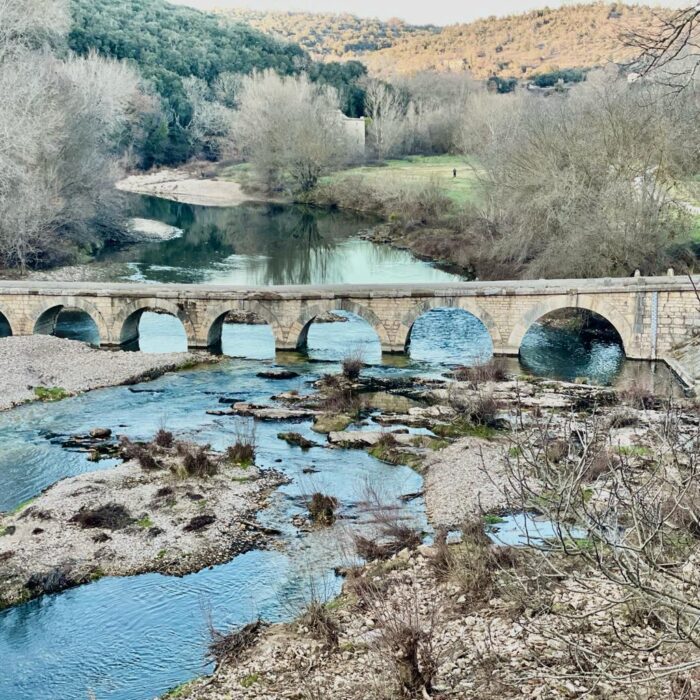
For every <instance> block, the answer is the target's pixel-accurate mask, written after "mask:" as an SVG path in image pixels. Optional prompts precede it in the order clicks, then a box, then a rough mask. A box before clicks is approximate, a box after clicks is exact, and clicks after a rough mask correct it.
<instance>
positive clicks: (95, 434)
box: [90, 428, 112, 440]
mask: <svg viewBox="0 0 700 700" xmlns="http://www.w3.org/2000/svg"><path fill="white" fill-rule="evenodd" d="M90 437H91V438H94V439H95V440H107V439H108V438H110V437H112V431H111V430H110V429H109V428H93V429H92V430H91V431H90Z"/></svg>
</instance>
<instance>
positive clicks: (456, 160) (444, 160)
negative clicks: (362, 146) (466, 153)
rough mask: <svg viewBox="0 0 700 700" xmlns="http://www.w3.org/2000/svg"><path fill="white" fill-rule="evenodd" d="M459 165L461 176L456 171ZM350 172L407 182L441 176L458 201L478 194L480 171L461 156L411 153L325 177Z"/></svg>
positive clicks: (434, 178) (448, 193) (331, 178)
mask: <svg viewBox="0 0 700 700" xmlns="http://www.w3.org/2000/svg"><path fill="white" fill-rule="evenodd" d="M455 168H456V169H457V177H453V176H452V171H453V170H454V169H455ZM348 175H361V176H362V177H363V178H367V179H369V180H374V181H377V182H380V181H382V180H387V179H389V178H391V179H392V180H404V181H406V182H425V183H428V182H430V181H431V180H437V181H438V182H439V183H440V185H441V186H442V187H443V188H444V190H445V193H446V194H447V196H448V197H450V199H452V200H453V201H454V202H455V203H456V204H464V203H466V202H470V201H473V200H474V199H475V197H476V187H477V182H476V171H475V168H474V166H473V165H472V164H470V163H469V162H468V161H467V160H466V159H464V158H460V157H458V156H410V157H408V158H405V159H402V160H389V161H387V162H386V163H385V164H382V165H365V166H361V167H357V168H350V169H349V170H341V171H339V172H337V173H334V174H333V175H329V176H328V177H326V178H324V179H323V182H332V181H333V180H334V179H337V178H342V177H347V176H348Z"/></svg>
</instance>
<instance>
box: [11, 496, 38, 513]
mask: <svg viewBox="0 0 700 700" xmlns="http://www.w3.org/2000/svg"><path fill="white" fill-rule="evenodd" d="M34 500H35V498H28V499H27V500H26V501H22V502H21V503H20V504H19V505H17V506H15V507H14V508H13V509H12V510H11V511H10V512H9V513H8V515H17V513H19V512H20V511H23V510H24V509H25V508H26V507H27V506H28V505H29V504H30V503H32V502H33V501H34Z"/></svg>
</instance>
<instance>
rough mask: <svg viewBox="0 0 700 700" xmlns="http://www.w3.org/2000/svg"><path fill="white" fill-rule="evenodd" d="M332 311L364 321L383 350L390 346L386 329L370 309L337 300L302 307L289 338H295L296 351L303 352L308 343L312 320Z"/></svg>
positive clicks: (351, 302)
mask: <svg viewBox="0 0 700 700" xmlns="http://www.w3.org/2000/svg"><path fill="white" fill-rule="evenodd" d="M332 311H347V312H349V313H351V314H354V315H355V316H359V317H360V318H361V319H363V320H364V321H366V322H367V323H368V324H369V325H370V326H371V327H372V329H373V330H374V332H375V333H376V334H377V336H378V338H379V342H380V343H381V346H382V348H383V349H386V348H389V347H391V346H392V343H391V339H390V338H389V334H388V333H387V330H386V327H385V326H384V323H383V322H382V320H381V319H380V318H379V316H377V314H375V313H374V311H372V310H371V309H369V308H367V307H366V306H364V305H363V304H359V303H358V302H356V301H353V300H352V299H339V300H337V301H332V300H331V301H328V302H325V303H321V304H312V305H309V306H304V308H303V309H302V311H301V313H300V314H299V316H298V317H297V320H296V321H295V322H294V325H293V326H292V328H291V331H290V337H291V338H294V337H296V348H297V350H303V349H304V348H305V347H306V345H307V341H308V337H309V329H310V328H311V325H312V324H313V322H314V319H315V318H316V317H317V316H320V315H321V314H324V313H328V312H332Z"/></svg>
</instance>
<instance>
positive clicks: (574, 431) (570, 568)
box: [484, 404, 700, 697]
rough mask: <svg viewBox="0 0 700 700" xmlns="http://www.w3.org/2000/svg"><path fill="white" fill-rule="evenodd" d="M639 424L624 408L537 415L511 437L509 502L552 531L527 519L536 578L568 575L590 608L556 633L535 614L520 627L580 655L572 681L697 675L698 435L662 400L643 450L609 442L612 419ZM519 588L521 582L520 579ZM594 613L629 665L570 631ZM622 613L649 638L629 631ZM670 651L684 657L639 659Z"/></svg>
mask: <svg viewBox="0 0 700 700" xmlns="http://www.w3.org/2000/svg"><path fill="white" fill-rule="evenodd" d="M637 420H638V418H637V414H636V413H635V412H634V411H632V412H629V410H627V411H626V410H625V409H622V411H620V410H618V412H617V413H613V414H612V415H611V416H610V417H608V418H607V419H605V420H603V419H601V418H593V419H587V420H583V421H581V420H578V419H575V418H574V417H573V416H572V417H570V418H569V419H568V420H566V421H565V422H564V423H563V424H558V423H557V422H556V421H555V420H554V419H553V418H550V419H549V420H542V419H539V420H536V421H533V423H534V425H533V427H532V428H530V429H527V430H524V431H521V432H520V433H518V434H515V435H514V436H513V438H512V440H513V444H514V446H513V447H512V448H511V449H510V450H509V452H508V455H507V457H506V464H507V469H506V471H507V474H508V479H509V489H508V490H509V494H510V496H509V507H512V508H514V509H516V510H522V509H523V508H532V507H535V508H536V509H537V510H538V511H539V512H540V513H542V514H543V516H544V518H545V519H546V520H548V521H551V524H552V527H553V533H554V534H553V536H552V537H550V538H548V539H546V540H542V535H541V534H540V531H539V530H538V526H537V524H536V523H535V522H533V521H532V520H530V521H528V520H527V519H525V521H524V523H525V524H524V526H523V533H522V534H523V537H524V538H525V539H526V540H527V541H528V542H529V543H530V544H531V546H532V551H533V553H534V554H535V555H536V559H535V562H534V566H533V570H536V573H534V576H535V577H536V578H537V577H541V578H542V579H546V578H548V579H549V580H550V581H554V580H568V581H570V582H572V583H573V585H574V587H575V588H576V589H577V590H579V591H580V592H581V593H583V594H584V595H585V597H586V599H587V601H588V604H587V606H586V610H585V611H581V613H580V614H578V613H577V611H575V610H574V611H571V614H570V615H568V616H565V617H568V618H569V620H570V622H571V624H568V625H567V624H562V625H560V627H559V629H558V630H553V629H552V628H551V627H550V628H549V629H548V630H540V629H538V624H537V620H536V618H535V617H534V616H533V618H532V619H531V620H530V621H528V622H527V623H526V624H528V625H529V626H531V627H532V628H533V631H534V630H537V631H538V632H540V633H542V634H545V635H546V636H549V637H551V636H552V635H553V634H556V638H557V641H558V642H560V643H562V644H565V645H567V646H568V647H569V648H570V653H571V656H572V658H573V659H576V660H577V663H578V664H579V668H580V672H581V675H580V676H579V677H581V678H587V679H599V680H615V681H622V682H623V683H626V684H634V683H635V682H640V681H645V682H649V681H651V680H654V679H660V678H664V677H668V676H670V675H676V674H686V675H687V674H688V673H690V672H692V671H693V670H694V669H697V668H700V653H698V651H699V650H700V603H699V602H698V601H699V600H700V597H699V596H700V587H699V581H700V579H699V578H698V575H697V561H698V559H697V557H698V555H700V547H699V545H698V541H699V540H698V535H699V534H700V508H699V505H698V504H699V501H698V496H699V493H698V475H699V473H698V467H699V466H700V465H699V464H698V452H697V444H698V437H699V434H698V429H697V427H696V426H693V425H692V424H688V422H687V420H686V418H685V417H684V416H683V415H682V413H681V412H679V411H678V410H677V409H676V408H675V407H674V406H673V405H671V404H668V405H667V406H666V410H665V412H664V413H663V414H662V417H661V420H660V421H656V422H655V423H654V425H655V426H656V427H655V428H654V431H653V432H654V435H653V436H651V438H650V439H651V445H652V446H651V447H648V448H644V449H643V450H642V448H638V450H635V449H634V448H629V447H627V448H623V447H621V446H620V445H617V444H615V443H614V442H613V441H612V440H611V439H610V437H609V430H610V426H611V423H612V424H614V421H617V424H618V425H619V424H622V425H628V424H629V422H632V423H633V424H634V423H635V422H636V421H637ZM484 473H486V470H485V472H484ZM517 583H518V584H519V585H529V583H528V580H527V577H523V578H521V579H520V580H519V581H518V582H517ZM530 583H531V581H530ZM594 615H598V616H602V617H604V618H607V619H608V620H609V624H610V625H611V629H612V630H613V631H614V633H615V637H616V639H617V641H618V642H620V643H621V644H622V645H623V647H624V648H626V649H629V650H632V651H635V652H638V654H636V653H635V654H633V655H632V659H634V661H632V663H630V662H629V661H627V662H624V663H621V662H620V661H618V660H617V659H612V658H610V656H609V655H608V654H607V650H606V649H604V648H600V646H596V645H595V642H594V640H592V639H591V638H590V637H587V636H586V635H581V634H577V632H576V629H577V625H578V629H580V628H581V625H582V624H585V621H586V620H587V619H590V618H591V617H593V616H594ZM630 616H632V617H633V618H634V619H635V620H636V621H637V622H638V623H640V624H641V626H642V628H645V629H646V633H647V634H646V635H645V637H646V638H644V639H643V638H641V637H640V635H639V634H638V631H635V630H634V629H628V625H626V624H625V623H624V618H625V617H630ZM668 649H677V650H678V656H679V657H680V658H679V659H678V660H677V661H676V662H674V663H673V664H672V665H670V666H664V665H660V664H653V663H651V664H650V663H647V662H646V661H645V660H646V659H647V656H648V655H649V654H651V655H652V658H653V654H655V653H662V652H663V650H668ZM547 672H549V673H550V674H551V675H556V671H555V670H554V669H547ZM684 697H685V696H684Z"/></svg>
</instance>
